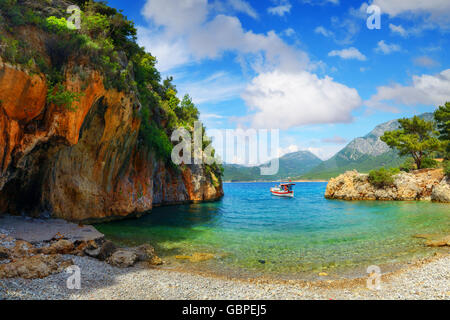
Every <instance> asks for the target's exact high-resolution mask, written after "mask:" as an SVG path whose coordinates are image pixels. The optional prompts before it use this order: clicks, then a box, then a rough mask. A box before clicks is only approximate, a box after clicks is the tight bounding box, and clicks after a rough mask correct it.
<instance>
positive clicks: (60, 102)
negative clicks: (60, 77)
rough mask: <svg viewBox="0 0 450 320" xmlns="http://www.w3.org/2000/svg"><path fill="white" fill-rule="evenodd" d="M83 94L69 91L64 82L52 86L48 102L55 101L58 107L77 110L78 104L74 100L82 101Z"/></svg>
mask: <svg viewBox="0 0 450 320" xmlns="http://www.w3.org/2000/svg"><path fill="white" fill-rule="evenodd" d="M81 96H82V94H80V93H76V92H72V91H68V90H66V89H65V88H64V86H63V85H62V84H57V85H55V86H50V88H49V89H48V93H47V103H53V104H55V105H56V106H58V107H62V108H65V109H67V110H69V111H76V110H77V106H74V105H73V104H74V102H80V97H81Z"/></svg>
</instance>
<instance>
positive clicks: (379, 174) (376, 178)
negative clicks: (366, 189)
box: [369, 168, 400, 188]
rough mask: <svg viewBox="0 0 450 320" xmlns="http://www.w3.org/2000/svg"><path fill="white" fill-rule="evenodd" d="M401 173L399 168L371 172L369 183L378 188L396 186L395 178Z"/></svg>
mask: <svg viewBox="0 0 450 320" xmlns="http://www.w3.org/2000/svg"><path fill="white" fill-rule="evenodd" d="M399 172H400V170H399V169H398V168H390V169H385V168H380V169H378V170H371V171H370V172H369V182H370V183H371V184H372V185H373V186H375V187H377V188H383V187H388V186H392V185H393V184H394V178H393V176H394V175H395V174H397V173H399Z"/></svg>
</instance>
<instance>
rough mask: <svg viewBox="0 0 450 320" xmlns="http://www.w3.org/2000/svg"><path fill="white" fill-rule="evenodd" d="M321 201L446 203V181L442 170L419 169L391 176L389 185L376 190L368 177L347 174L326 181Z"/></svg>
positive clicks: (449, 186)
mask: <svg viewBox="0 0 450 320" xmlns="http://www.w3.org/2000/svg"><path fill="white" fill-rule="evenodd" d="M325 198H327V199H342V200H431V201H437V202H450V180H449V179H448V178H446V177H445V176H444V173H443V171H442V169H422V170H416V171H413V172H411V173H407V172H400V173H399V174H397V175H395V176H394V183H393V185H392V186H389V187H383V188H377V187H375V186H373V185H372V184H371V183H370V182H369V175H368V174H363V173H358V172H357V171H356V170H354V171H347V172H345V173H344V174H341V175H339V176H337V177H336V178H333V179H331V180H330V181H329V182H328V185H327V189H326V191H325Z"/></svg>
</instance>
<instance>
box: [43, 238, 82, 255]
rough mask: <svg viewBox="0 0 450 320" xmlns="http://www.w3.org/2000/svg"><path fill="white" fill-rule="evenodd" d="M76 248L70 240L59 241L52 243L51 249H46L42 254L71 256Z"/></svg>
mask: <svg viewBox="0 0 450 320" xmlns="http://www.w3.org/2000/svg"><path fill="white" fill-rule="evenodd" d="M74 249H75V246H74V245H73V243H72V242H70V241H69V240H64V239H61V240H58V241H56V242H54V243H52V244H51V245H50V246H49V247H44V248H42V249H41V250H40V252H42V253H45V254H57V253H59V254H70V253H72V252H73V251H74Z"/></svg>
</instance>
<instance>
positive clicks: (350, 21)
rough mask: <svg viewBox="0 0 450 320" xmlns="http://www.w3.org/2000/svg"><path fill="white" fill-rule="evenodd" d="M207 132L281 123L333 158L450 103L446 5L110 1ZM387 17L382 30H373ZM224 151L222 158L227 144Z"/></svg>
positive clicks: (384, 0)
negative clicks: (372, 21)
mask: <svg viewBox="0 0 450 320" xmlns="http://www.w3.org/2000/svg"><path fill="white" fill-rule="evenodd" d="M108 4H109V5H111V6H113V7H116V8H118V9H123V11H124V14H125V15H126V16H127V17H128V18H129V19H131V20H133V21H135V24H136V26H137V27H138V31H139V32H138V42H139V43H140V44H141V45H142V46H145V48H146V49H147V51H149V52H150V53H152V54H153V55H155V56H156V57H157V59H158V68H159V69H160V71H161V73H162V74H163V76H167V75H172V76H173V77H174V79H175V81H174V83H175V84H176V86H177V88H178V90H179V93H180V95H183V94H184V93H189V94H190V95H191V96H192V97H193V100H194V102H195V103H196V104H197V106H198V108H199V110H200V112H201V114H202V116H201V118H202V121H203V122H204V123H205V125H206V126H207V128H208V129H224V128H231V129H232V128H237V127H242V128H279V129H281V131H280V144H281V146H280V148H281V152H288V151H296V150H310V151H312V152H313V153H315V154H316V155H318V156H319V157H321V158H322V159H326V158H329V157H330V156H332V155H333V154H334V153H335V152H337V151H338V150H340V149H341V148H343V147H344V146H345V144H346V143H347V142H349V141H350V140H351V139H353V138H355V137H358V136H362V135H365V134H366V133H368V132H369V131H370V130H372V129H373V127H374V126H376V125H377V124H379V123H381V122H384V121H388V120H391V119H394V118H399V117H410V116H412V115H414V114H419V113H422V112H427V111H428V112H430V111H433V110H434V109H435V108H436V106H437V105H439V104H443V103H444V102H445V100H450V57H449V54H450V53H449V50H448V48H449V47H450V46H449V41H450V1H448V0H434V1H433V0H428V1H420V0H408V1H406V0H373V1H368V2H364V1H343V0H247V1H244V0H222V1H218V0H215V1H211V0H210V1H208V0H138V1H123V0H109V1H108ZM370 5H376V6H377V7H378V8H380V10H381V24H380V27H381V28H380V29H369V28H368V27H367V25H366V20H367V18H368V17H369V16H370V15H371V14H368V13H367V7H368V6H370ZM218 149H219V153H220V148H218Z"/></svg>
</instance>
